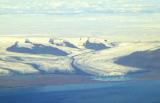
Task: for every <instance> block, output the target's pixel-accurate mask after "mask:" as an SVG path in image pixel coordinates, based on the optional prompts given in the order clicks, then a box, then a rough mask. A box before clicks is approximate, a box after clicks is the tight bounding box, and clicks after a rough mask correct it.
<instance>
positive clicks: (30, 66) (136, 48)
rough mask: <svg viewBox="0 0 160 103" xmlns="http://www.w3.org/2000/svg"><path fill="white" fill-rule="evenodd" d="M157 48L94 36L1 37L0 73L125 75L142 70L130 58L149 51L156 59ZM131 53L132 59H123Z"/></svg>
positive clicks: (140, 42) (139, 57)
mask: <svg viewBox="0 0 160 103" xmlns="http://www.w3.org/2000/svg"><path fill="white" fill-rule="evenodd" d="M153 48H154V49H153ZM159 48H160V42H151V41H150V42H149V41H148V42H147V41H139V42H133V41H129V42H123V41H122V42H118V41H117V42H116V41H108V40H107V39H106V38H95V37H91V38H88V37H73V38H71V37H70V38H67V37H66V38H62V37H61V38H60V37H59V38H53V37H0V76H9V75H21V74H23V75H24V74H48V73H53V74H78V75H89V76H95V77H112V76H113V77H114V76H125V75H127V74H129V73H134V72H138V71H143V70H145V68H144V67H142V66H139V64H138V63H133V64H132V61H136V60H137V59H138V60H139V59H141V62H143V61H145V59H146V58H145V57H146V56H148V57H149V56H150V55H151V54H152V55H154V57H157V58H158V57H159V55H160V54H159ZM148 51H152V52H149V53H148ZM157 51H158V52H157ZM137 52H138V55H137ZM139 52H140V53H139ZM141 54H144V56H141ZM130 55H131V56H132V58H131V59H133V60H131V59H129V60H130V61H128V59H124V58H130V57H128V56H130ZM152 59H153V58H152ZM124 60H127V61H128V62H130V63H128V62H126V61H124ZM153 62H154V63H153ZM155 62H159V61H155V60H153V61H149V63H150V65H155V64H156V63H155ZM157 64H158V63H157ZM157 64H156V67H157V68H159V67H160V65H157ZM152 67H154V66H152Z"/></svg>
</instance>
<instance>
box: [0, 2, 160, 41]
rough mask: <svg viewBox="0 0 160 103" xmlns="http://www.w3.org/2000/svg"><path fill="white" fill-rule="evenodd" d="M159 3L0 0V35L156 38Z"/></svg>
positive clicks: (158, 32) (159, 22) (158, 22)
mask: <svg viewBox="0 0 160 103" xmlns="http://www.w3.org/2000/svg"><path fill="white" fill-rule="evenodd" d="M159 17H160V0H0V28H1V29H0V35H5V34H11V35H13V34H32V35H33V34H53V33H54V34H56V35H62V36H64V35H74V36H79V35H80V36H81V35H102V36H107V35H110V36H131V37H137V36H141V37H144V36H145V37H149V38H151V37H152V38H156V37H158V36H160V35H159V34H160V19H159Z"/></svg>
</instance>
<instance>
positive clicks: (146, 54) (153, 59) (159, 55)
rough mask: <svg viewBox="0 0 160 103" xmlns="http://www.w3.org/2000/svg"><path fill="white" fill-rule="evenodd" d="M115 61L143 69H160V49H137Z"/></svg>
mask: <svg viewBox="0 0 160 103" xmlns="http://www.w3.org/2000/svg"><path fill="white" fill-rule="evenodd" d="M115 63H117V64H121V65H126V66H131V67H137V68H143V69H160V49H157V50H153V51H150V50H147V51H137V52H134V53H132V54H130V55H127V56H124V57H121V58H119V59H118V60H116V61H115Z"/></svg>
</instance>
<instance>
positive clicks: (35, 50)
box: [7, 42, 68, 56]
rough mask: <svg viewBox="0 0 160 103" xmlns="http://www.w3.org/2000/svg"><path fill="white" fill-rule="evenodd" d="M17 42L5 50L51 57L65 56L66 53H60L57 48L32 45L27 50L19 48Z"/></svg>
mask: <svg viewBox="0 0 160 103" xmlns="http://www.w3.org/2000/svg"><path fill="white" fill-rule="evenodd" d="M18 44H19V43H18V42H16V43H15V44H14V45H12V46H11V47H8V48H7V51H11V52H19V53H31V54H52V55H57V56H66V55H68V53H66V52H65V51H62V50H60V49H58V48H55V47H51V46H46V45H42V44H33V43H32V45H33V47H32V48H27V47H19V46H18Z"/></svg>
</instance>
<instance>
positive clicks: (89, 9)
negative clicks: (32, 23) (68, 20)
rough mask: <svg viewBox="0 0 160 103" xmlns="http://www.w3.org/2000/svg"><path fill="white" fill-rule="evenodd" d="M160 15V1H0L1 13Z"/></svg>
mask: <svg viewBox="0 0 160 103" xmlns="http://www.w3.org/2000/svg"><path fill="white" fill-rule="evenodd" d="M142 12H144V13H155V12H156V13H159V12H160V0H132V1H131V0H99V1H97V0H0V13H1V14H3V13H40V14H41V13H42V14H43V13H44V14H45V13H52V14H63V13H66V14H71V13H73V14H75V13H78V14H84V13H103V14H105V13H142Z"/></svg>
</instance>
